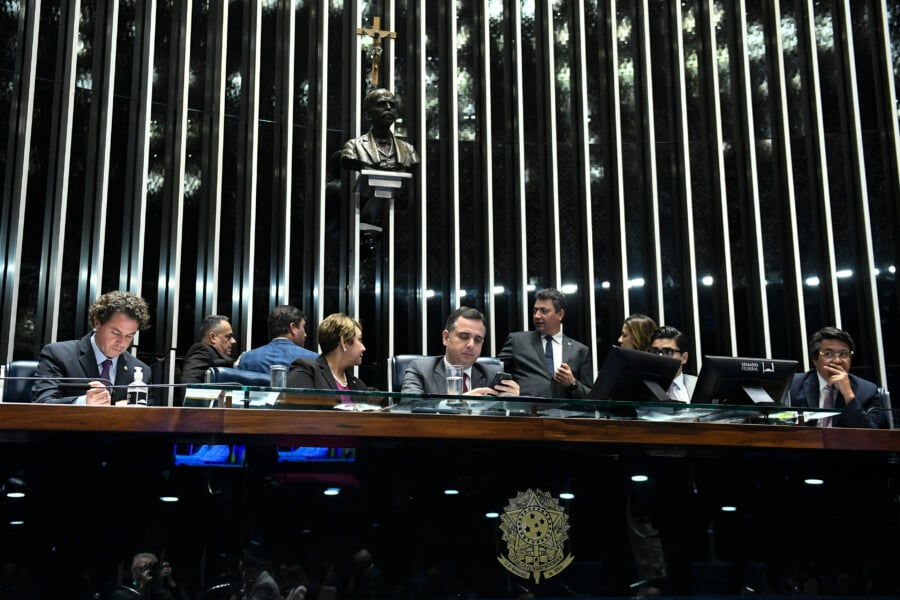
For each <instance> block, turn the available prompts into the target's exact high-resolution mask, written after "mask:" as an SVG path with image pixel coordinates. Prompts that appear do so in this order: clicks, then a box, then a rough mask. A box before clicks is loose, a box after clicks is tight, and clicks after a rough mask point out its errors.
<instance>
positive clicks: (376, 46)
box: [356, 17, 397, 87]
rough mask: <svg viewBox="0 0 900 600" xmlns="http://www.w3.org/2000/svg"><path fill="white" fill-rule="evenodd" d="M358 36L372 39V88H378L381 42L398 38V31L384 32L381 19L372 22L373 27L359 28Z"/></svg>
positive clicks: (377, 18)
mask: <svg viewBox="0 0 900 600" xmlns="http://www.w3.org/2000/svg"><path fill="white" fill-rule="evenodd" d="M356 35H367V36H369V37H371V38H372V87H378V67H379V66H380V64H381V51H382V48H381V40H382V39H384V38H393V39H396V38H397V32H396V31H383V30H382V29H381V17H375V18H374V19H373V20H372V27H370V28H368V29H367V28H365V27H357V28H356Z"/></svg>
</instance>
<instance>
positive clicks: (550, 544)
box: [497, 490, 575, 583]
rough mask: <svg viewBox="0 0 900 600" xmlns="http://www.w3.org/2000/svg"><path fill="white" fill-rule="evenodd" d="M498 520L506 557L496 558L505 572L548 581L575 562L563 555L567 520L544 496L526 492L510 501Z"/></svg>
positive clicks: (557, 503)
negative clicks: (542, 578) (504, 543)
mask: <svg viewBox="0 0 900 600" xmlns="http://www.w3.org/2000/svg"><path fill="white" fill-rule="evenodd" d="M509 502H510V503H509V506H507V507H506V508H505V509H504V512H503V514H502V515H501V516H500V531H502V532H503V541H504V542H506V548H507V554H506V556H502V555H501V556H498V557H497V560H499V561H500V564H502V565H503V566H504V567H505V568H506V570H508V571H509V572H510V573H512V574H514V575H517V576H519V577H521V578H523V579H529V578H530V577H532V576H533V577H534V582H535V583H540V581H541V576H542V575H543V577H544V579H550V578H551V577H553V576H554V575H557V574H559V573H560V572H562V570H563V569H565V568H566V567H568V566H569V564H570V563H571V562H572V561H573V560H574V559H575V557H574V556H572V555H571V554H569V555H568V556H567V555H566V554H565V544H564V542H565V541H566V540H567V539H569V534H568V531H569V517H568V516H567V515H566V513H565V510H563V509H562V508H561V507H560V506H559V501H558V500H557V499H556V498H554V497H552V496H551V495H550V494H549V493H548V492H542V491H541V490H537V491H533V490H526V491H524V492H519V494H518V495H517V496H516V497H515V498H510V501H509Z"/></svg>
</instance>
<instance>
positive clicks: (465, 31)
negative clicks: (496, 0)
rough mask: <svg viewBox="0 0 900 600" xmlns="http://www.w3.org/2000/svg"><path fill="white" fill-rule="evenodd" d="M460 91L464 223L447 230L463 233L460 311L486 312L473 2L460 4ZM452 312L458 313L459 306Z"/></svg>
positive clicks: (477, 34) (476, 31)
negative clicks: (467, 307) (461, 307)
mask: <svg viewBox="0 0 900 600" xmlns="http://www.w3.org/2000/svg"><path fill="white" fill-rule="evenodd" d="M455 4H456V18H455V19H454V20H453V22H454V24H455V27H456V86H457V99H456V102H457V114H458V124H457V125H458V127H459V137H458V141H457V142H456V143H457V145H458V151H459V222H458V223H453V222H450V223H448V224H447V225H448V226H449V227H451V228H458V229H459V279H460V296H461V297H460V299H459V302H458V305H459V306H474V307H476V308H479V309H483V308H484V299H485V294H486V292H487V290H486V289H485V287H484V282H485V281H487V274H486V273H485V266H486V261H485V249H486V248H485V243H484V242H485V241H486V240H488V239H489V237H488V236H487V235H486V234H487V231H486V228H485V223H486V217H487V210H486V205H485V199H484V193H483V190H484V182H483V176H484V160H483V159H482V157H483V136H482V134H481V129H482V128H483V127H485V126H486V125H485V122H484V118H483V114H482V112H481V110H480V105H481V100H480V99H481V98H482V96H483V92H482V90H481V82H482V81H484V75H483V69H481V65H480V64H479V62H478V57H479V56H480V53H479V52H478V49H479V48H480V47H481V46H482V44H483V40H482V39H481V31H480V30H479V29H478V27H477V25H476V24H477V23H479V22H480V19H479V18H478V17H477V15H476V11H477V4H476V2H473V1H470V0H457V1H456V3H455ZM452 308H456V306H453V307H452Z"/></svg>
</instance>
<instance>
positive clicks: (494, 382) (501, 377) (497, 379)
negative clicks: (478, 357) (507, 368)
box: [491, 371, 513, 389]
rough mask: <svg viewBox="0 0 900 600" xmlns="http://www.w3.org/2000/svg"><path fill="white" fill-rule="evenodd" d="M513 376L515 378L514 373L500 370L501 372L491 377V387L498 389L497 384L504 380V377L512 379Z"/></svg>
mask: <svg viewBox="0 0 900 600" xmlns="http://www.w3.org/2000/svg"><path fill="white" fill-rule="evenodd" d="M512 378H513V376H512V375H510V374H509V373H504V372H503V371H500V372H499V373H494V378H493V379H491V387H492V388H495V389H496V388H497V385H498V384H499V383H500V382H501V381H503V380H504V379H512Z"/></svg>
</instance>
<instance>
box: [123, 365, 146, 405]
mask: <svg viewBox="0 0 900 600" xmlns="http://www.w3.org/2000/svg"><path fill="white" fill-rule="evenodd" d="M127 395H128V404H143V405H144V406H147V384H146V383H144V370H143V369H142V368H141V367H135V368H134V381H132V382H131V383H129V384H128V392H127Z"/></svg>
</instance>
